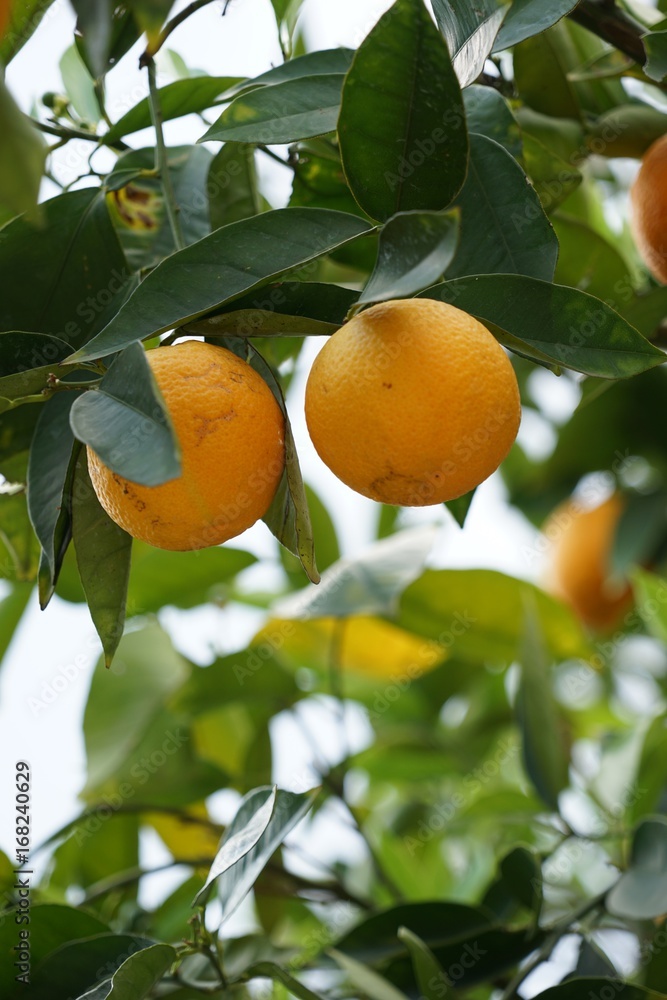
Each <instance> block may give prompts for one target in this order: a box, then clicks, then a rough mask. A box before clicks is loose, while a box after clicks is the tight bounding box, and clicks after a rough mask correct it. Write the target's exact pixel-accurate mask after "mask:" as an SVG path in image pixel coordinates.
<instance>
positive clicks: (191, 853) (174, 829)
mask: <svg viewBox="0 0 667 1000" xmlns="http://www.w3.org/2000/svg"><path fill="white" fill-rule="evenodd" d="M143 819H144V820H145V821H146V822H147V823H150V825H151V826H152V827H153V829H154V830H155V831H156V832H157V833H158V834H159V837H160V840H162V842H163V843H164V845H165V847H166V848H167V850H168V851H169V853H170V854H171V855H173V857H174V858H175V859H176V860H182V861H193V860H198V859H202V860H204V859H207V858H208V859H210V858H212V857H214V856H215V854H216V853H217V850H218V845H219V843H220V837H221V835H222V827H221V826H219V825H218V824H217V823H214V822H213V821H212V820H211V818H210V816H209V814H208V810H207V808H206V805H205V803H203V802H197V803H195V804H194V805H192V806H189V807H188V808H187V809H184V810H183V811H182V812H181V813H179V814H177V815H174V814H172V813H170V812H154V813H144V816H143ZM198 885H199V883H197V887H198ZM191 900H192V893H190V896H189V899H188V906H189V904H190V902H191ZM188 916H189V914H188Z"/></svg>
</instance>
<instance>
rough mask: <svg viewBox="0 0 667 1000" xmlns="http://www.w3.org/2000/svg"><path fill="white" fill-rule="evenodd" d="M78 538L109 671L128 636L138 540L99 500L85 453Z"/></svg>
mask: <svg viewBox="0 0 667 1000" xmlns="http://www.w3.org/2000/svg"><path fill="white" fill-rule="evenodd" d="M72 535H73V538H74V548H75V550H76V561H77V566H78V568H79V575H80V577H81V585H82V587H83V591H84V593H85V595H86V601H87V603H88V608H89V610H90V616H91V618H92V619H93V622H94V624H95V628H96V629H97V634H98V635H99V637H100V641H101V643H102V649H103V650H104V660H105V663H106V665H107V667H108V666H110V665H111V661H112V659H113V656H114V653H115V652H116V649H117V648H118V643H119V642H120V640H121V638H122V635H123V626H124V624H125V605H126V601H127V585H128V580H129V576H130V554H131V549H132V538H131V536H130V535H128V534H127V532H125V531H123V529H122V528H120V527H119V526H118V525H117V524H116V523H115V522H114V521H112V520H111V518H110V517H109V515H108V514H107V512H106V511H105V510H104V509H103V508H102V506H101V504H100V502H99V500H98V499H97V496H96V494H95V490H94V489H93V485H92V483H91V481H90V476H89V474H88V458H87V455H86V452H85V451H84V450H83V449H82V450H81V452H80V453H79V458H78V461H77V466H76V473H75V478H74V491H73V498H72Z"/></svg>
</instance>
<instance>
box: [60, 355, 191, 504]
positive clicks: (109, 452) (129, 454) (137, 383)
mask: <svg viewBox="0 0 667 1000" xmlns="http://www.w3.org/2000/svg"><path fill="white" fill-rule="evenodd" d="M70 423H71V426H72V430H73V431H74V434H75V435H76V437H77V438H78V439H79V441H82V442H83V443H84V444H87V445H89V446H90V447H91V448H92V449H93V451H95V453H96V454H97V455H99V457H100V458H101V460H102V461H103V462H104V464H105V465H107V466H108V467H109V468H110V469H111V470H112V471H113V472H116V473H117V474H118V475H119V476H123V477H124V478H125V479H129V480H130V482H133V483H140V484H141V485H142V486H159V485H160V484H161V483H164V482H167V481H168V480H170V479H176V478H177V477H178V476H179V475H180V473H181V464H180V451H179V447H178V442H177V440H176V437H175V434H174V430H173V428H172V425H171V420H170V418H169V414H168V412H167V409H166V407H165V405H164V402H163V400H162V396H161V394H160V390H159V389H158V386H157V382H156V381H155V377H154V375H153V373H152V371H151V367H150V365H149V364H148V361H147V359H146V353H145V351H144V350H143V348H142V347H141V345H139V344H130V346H129V347H126V348H125V350H124V351H122V353H121V354H119V355H118V357H117V358H115V360H114V362H113V364H112V365H111V366H110V368H109V370H108V372H107V373H106V375H105V376H104V378H103V379H102V381H101V382H100V384H99V388H97V389H90V390H89V391H88V392H85V393H84V394H83V395H81V396H79V398H78V399H77V400H76V402H75V403H74V406H73V407H72V411H71V414H70Z"/></svg>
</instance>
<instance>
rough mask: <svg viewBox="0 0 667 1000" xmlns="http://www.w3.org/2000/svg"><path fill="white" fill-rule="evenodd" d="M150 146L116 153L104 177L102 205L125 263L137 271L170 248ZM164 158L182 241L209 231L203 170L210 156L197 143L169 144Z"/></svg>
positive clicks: (205, 172)
mask: <svg viewBox="0 0 667 1000" xmlns="http://www.w3.org/2000/svg"><path fill="white" fill-rule="evenodd" d="M154 162H155V150H154V149H152V148H147V149H133V150H131V151H130V152H128V153H125V154H123V156H120V157H119V158H118V160H117V161H116V166H115V168H114V170H113V171H112V172H111V173H110V174H109V175H108V177H107V179H106V183H107V186H108V187H109V188H110V189H111V190H110V192H109V194H107V203H108V205H109V208H110V213H111V218H112V220H113V222H114V225H115V228H116V232H117V233H118V237H119V239H120V242H121V245H122V247H123V249H124V251H125V254H126V256H127V259H128V261H129V262H130V264H131V265H132V266H133V267H134V268H136V269H137V270H139V269H141V268H147V267H153V266H154V265H155V264H159V263H160V261H161V260H162V259H163V258H164V257H168V256H169V254H171V253H173V252H174V250H175V249H176V246H175V244H174V237H173V233H172V231H171V226H170V224H169V219H168V217H167V212H166V208H165V204H164V193H163V190H162V185H161V182H160V180H159V179H158V178H156V177H154V176H146V172H148V171H152V170H153V168H154ZM167 162H168V166H169V174H170V177H171V183H172V187H173V189H174V198H175V200H176V203H177V205H178V207H179V219H180V223H181V230H182V233H183V240H184V242H185V244H186V245H188V244H190V243H196V242H197V240H200V239H202V237H204V236H207V235H208V234H209V232H210V230H211V226H210V222H209V209H208V190H207V180H208V172H209V169H210V167H211V164H212V162H213V158H212V156H211V154H210V153H209V151H208V150H207V149H204V148H203V147H202V146H172V147H171V148H170V149H169V150H168V153H167Z"/></svg>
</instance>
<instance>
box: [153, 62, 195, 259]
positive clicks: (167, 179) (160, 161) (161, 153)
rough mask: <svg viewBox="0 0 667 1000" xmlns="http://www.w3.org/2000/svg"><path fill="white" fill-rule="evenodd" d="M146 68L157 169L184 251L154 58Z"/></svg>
mask: <svg viewBox="0 0 667 1000" xmlns="http://www.w3.org/2000/svg"><path fill="white" fill-rule="evenodd" d="M146 68H147V69H148V91H149V93H148V99H149V101H150V106H151V118H152V119H153V128H154V129H155V169H156V170H157V171H158V173H159V175H160V183H161V185H162V193H163V194H164V204H165V208H166V209H167V218H168V219H169V227H170V229H171V235H172V236H173V238H174V246H175V247H176V249H177V250H182V249H183V247H184V246H185V240H184V239H183V230H182V229H181V220H180V219H179V217H178V212H179V209H178V204H177V202H176V195H175V194H174V186H173V184H172V183H171V174H170V173H169V160H168V155H167V147H166V146H165V143H164V133H163V131H162V109H161V108H160V95H159V93H158V89H157V83H156V79H155V61H154V60H153V59H152V58H151V59H149V61H148V62H147V63H146Z"/></svg>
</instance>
